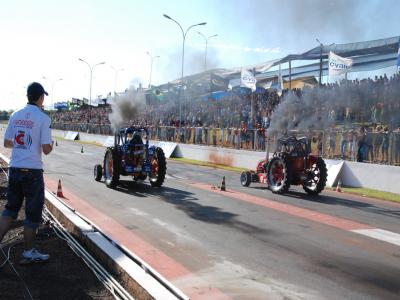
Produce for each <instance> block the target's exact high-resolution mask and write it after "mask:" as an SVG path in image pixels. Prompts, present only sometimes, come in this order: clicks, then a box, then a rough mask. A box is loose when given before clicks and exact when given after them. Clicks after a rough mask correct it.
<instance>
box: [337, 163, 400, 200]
mask: <svg viewBox="0 0 400 300" xmlns="http://www.w3.org/2000/svg"><path fill="white" fill-rule="evenodd" d="M339 176H340V178H341V180H342V184H343V185H347V186H352V187H366V188H371V189H375V190H380V191H386V192H391V193H395V194H400V184H399V183H400V167H398V166H386V165H377V164H368V163H357V162H352V161H346V162H345V163H344V166H343V168H342V171H341V173H340V175H339Z"/></svg>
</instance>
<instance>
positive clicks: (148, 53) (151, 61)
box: [146, 51, 160, 88]
mask: <svg viewBox="0 0 400 300" xmlns="http://www.w3.org/2000/svg"><path fill="white" fill-rule="evenodd" d="M146 53H147V55H148V56H150V79H149V88H151V75H152V73H153V60H154V59H155V58H160V56H159V55H157V56H152V55H151V54H150V52H149V51H147V52H146Z"/></svg>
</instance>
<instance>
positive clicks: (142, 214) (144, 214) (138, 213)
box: [129, 207, 147, 216]
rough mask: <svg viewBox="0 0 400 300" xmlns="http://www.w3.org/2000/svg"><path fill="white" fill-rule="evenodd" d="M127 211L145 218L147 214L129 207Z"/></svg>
mask: <svg viewBox="0 0 400 300" xmlns="http://www.w3.org/2000/svg"><path fill="white" fill-rule="evenodd" d="M129 210H130V211H132V212H133V213H134V214H135V215H137V216H147V213H145V212H144V211H141V210H139V209H136V208H133V207H129Z"/></svg>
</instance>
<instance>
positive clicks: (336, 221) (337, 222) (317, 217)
mask: <svg viewBox="0 0 400 300" xmlns="http://www.w3.org/2000/svg"><path fill="white" fill-rule="evenodd" d="M189 185H191V186H193V187H197V188H200V189H203V190H207V191H210V192H213V193H217V194H220V195H224V196H226V197H231V198H235V199H238V200H241V201H245V202H249V203H253V204H256V205H260V206H264V207H267V208H271V209H274V210H277V211H280V212H284V213H287V214H289V215H292V216H296V217H300V218H303V219H307V220H310V221H314V222H319V223H322V224H326V225H330V226H333V227H336V228H340V229H344V230H357V229H372V228H374V227H371V226H369V225H367V224H362V223H358V222H353V221H350V220H346V219H341V218H337V217H333V216H330V215H327V214H323V213H319V212H315V211H312V210H309V209H305V208H300V207H296V206H293V205H289V204H285V203H279V202H276V201H272V200H268V199H266V198H260V197H256V196H252V195H248V194H245V193H241V192H237V191H233V190H227V191H226V192H223V191H220V190H217V189H212V186H210V185H208V184H204V183H199V182H191V183H189Z"/></svg>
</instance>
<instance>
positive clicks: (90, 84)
mask: <svg viewBox="0 0 400 300" xmlns="http://www.w3.org/2000/svg"><path fill="white" fill-rule="evenodd" d="M79 60H80V61H81V62H84V63H85V64H87V66H88V67H89V70H90V83H89V106H91V105H92V79H93V69H94V68H95V67H96V66H98V65H104V64H105V62H104V61H103V62H101V63H97V64H95V65H93V66H91V65H90V64H89V63H88V62H87V61H85V60H83V59H82V58H79Z"/></svg>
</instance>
